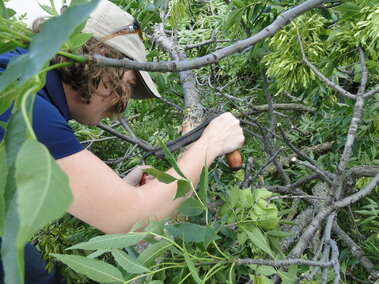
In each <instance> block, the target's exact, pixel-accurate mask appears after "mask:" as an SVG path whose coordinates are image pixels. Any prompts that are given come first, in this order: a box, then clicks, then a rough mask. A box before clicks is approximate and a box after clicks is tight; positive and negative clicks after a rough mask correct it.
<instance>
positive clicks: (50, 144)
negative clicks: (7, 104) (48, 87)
mask: <svg viewBox="0 0 379 284" xmlns="http://www.w3.org/2000/svg"><path fill="white" fill-rule="evenodd" d="M33 129H34V132H35V133H36V136H37V139H38V140H39V141H40V142H41V143H43V144H44V145H45V146H46V147H47V148H48V149H49V151H50V153H51V155H52V156H53V157H54V158H55V159H59V158H63V157H66V156H69V155H71V154H74V153H77V152H79V151H81V150H83V146H82V145H81V144H80V143H79V141H78V139H77V138H76V136H75V134H74V131H73V129H72V128H71V127H70V126H69V125H68V122H67V121H66V120H65V118H64V117H63V115H62V114H61V113H60V112H59V110H58V109H57V108H56V107H55V106H54V105H52V104H51V103H50V102H49V101H47V100H46V99H44V98H42V97H41V96H39V95H37V96H36V98H35V101H34V105H33Z"/></svg>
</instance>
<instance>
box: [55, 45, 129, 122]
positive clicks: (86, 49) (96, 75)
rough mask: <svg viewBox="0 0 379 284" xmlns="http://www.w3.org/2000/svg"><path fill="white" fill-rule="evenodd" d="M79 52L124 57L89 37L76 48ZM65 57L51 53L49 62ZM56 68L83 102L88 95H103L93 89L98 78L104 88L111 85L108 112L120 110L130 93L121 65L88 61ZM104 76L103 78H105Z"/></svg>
mask: <svg viewBox="0 0 379 284" xmlns="http://www.w3.org/2000/svg"><path fill="white" fill-rule="evenodd" d="M77 52H78V53H80V54H89V55H91V54H98V55H102V56H106V57H110V58H114V59H122V58H125V55H123V54H122V53H121V52H119V51H117V50H115V49H113V48H111V47H109V46H107V45H106V44H104V43H102V42H100V41H98V40H96V39H94V38H91V39H90V40H88V41H87V42H86V43H85V44H84V45H82V46H81V47H80V48H79V49H78V50H77ZM68 60H69V59H67V58H65V57H63V56H59V55H57V56H55V57H54V58H53V59H52V61H51V63H52V64H57V63H62V62H66V61H68ZM58 72H59V74H60V76H61V78H62V81H63V82H64V83H66V84H68V85H70V86H71V87H72V88H73V89H74V90H75V91H77V92H78V93H79V95H80V99H81V100H82V102H83V103H87V104H88V103H90V101H91V96H92V95H93V94H97V95H99V96H102V97H105V96H107V95H106V94H103V93H101V92H99V91H98V90H97V88H98V86H99V84H100V82H102V83H103V84H105V85H106V87H107V88H111V90H112V94H114V96H115V99H114V100H113V102H112V107H111V108H110V110H109V114H110V116H117V115H119V114H121V113H122V112H123V111H124V110H125V108H126V105H127V103H128V100H129V99H130V97H131V93H132V85H130V84H123V81H122V77H123V75H124V73H125V70H123V69H117V68H108V67H96V66H94V65H91V64H82V63H74V64H73V65H71V66H68V67H62V68H59V69H58ZM105 78H106V82H105Z"/></svg>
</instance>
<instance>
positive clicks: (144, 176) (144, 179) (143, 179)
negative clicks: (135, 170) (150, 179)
mask: <svg viewBox="0 0 379 284" xmlns="http://www.w3.org/2000/svg"><path fill="white" fill-rule="evenodd" d="M146 177H147V173H143V174H142V177H141V180H140V182H139V185H140V186H141V185H144V184H145V183H146Z"/></svg>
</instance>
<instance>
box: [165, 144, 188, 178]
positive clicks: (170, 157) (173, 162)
mask: <svg viewBox="0 0 379 284" xmlns="http://www.w3.org/2000/svg"><path fill="white" fill-rule="evenodd" d="M159 146H161V147H162V150H163V152H164V154H165V157H166V159H167V161H168V162H169V163H170V165H171V166H172V167H173V168H174V170H175V171H176V172H177V173H178V175H180V176H181V177H183V178H185V179H187V178H186V176H185V175H184V173H183V172H182V170H181V169H180V168H179V166H178V164H177V163H176V160H175V157H174V156H173V155H172V153H171V152H170V150H169V149H168V148H167V146H166V145H165V144H164V143H163V142H162V141H160V140H159Z"/></svg>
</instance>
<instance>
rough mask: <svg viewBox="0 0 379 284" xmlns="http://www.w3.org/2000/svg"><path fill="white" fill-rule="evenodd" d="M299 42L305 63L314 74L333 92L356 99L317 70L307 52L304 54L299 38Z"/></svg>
mask: <svg viewBox="0 0 379 284" xmlns="http://www.w3.org/2000/svg"><path fill="white" fill-rule="evenodd" d="M297 39H298V42H299V46H300V51H301V54H302V56H303V61H304V62H305V64H306V65H307V66H308V67H309V68H311V69H312V71H313V72H315V74H316V75H317V76H318V77H319V78H320V79H321V80H322V81H323V82H324V83H325V84H326V85H328V86H329V87H330V88H332V89H333V90H335V91H337V92H338V93H340V94H341V95H343V96H345V97H348V98H350V99H355V96H354V95H353V94H351V93H350V92H348V91H346V90H344V89H343V88H341V87H340V86H339V85H337V84H335V83H333V82H332V81H330V80H329V79H328V78H326V77H325V76H324V75H323V74H322V73H321V72H320V71H319V70H318V69H317V68H316V66H314V65H313V64H312V63H311V62H310V61H309V60H308V59H307V57H306V55H305V52H304V48H303V43H302V41H301V38H300V37H298V38H297Z"/></svg>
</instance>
